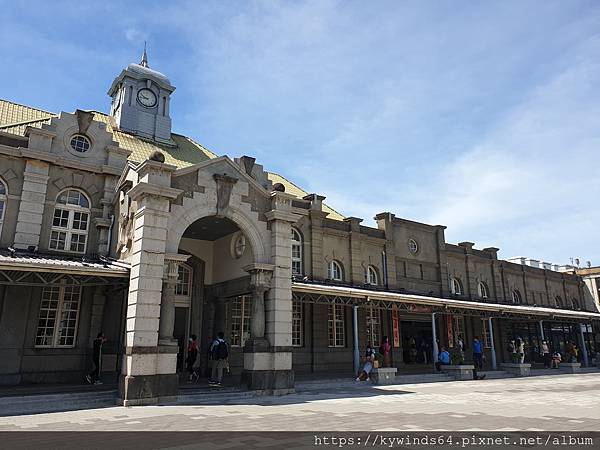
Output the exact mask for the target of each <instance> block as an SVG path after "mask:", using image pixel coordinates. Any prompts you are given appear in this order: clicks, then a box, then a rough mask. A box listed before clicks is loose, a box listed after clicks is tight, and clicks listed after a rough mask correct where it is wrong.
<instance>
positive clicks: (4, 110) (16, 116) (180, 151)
mask: <svg viewBox="0 0 600 450" xmlns="http://www.w3.org/2000/svg"><path fill="white" fill-rule="evenodd" d="M92 112H93V113H94V120H97V121H99V122H103V123H105V124H106V130H107V131H108V132H109V133H112V135H113V137H114V140H115V141H116V142H118V143H119V146H120V147H122V148H124V149H126V150H129V151H131V155H130V156H129V159H130V160H131V161H133V162H138V163H139V162H142V161H145V160H147V159H148V158H149V157H150V155H152V153H154V152H155V151H157V150H158V151H160V152H162V153H163V154H164V155H165V162H166V163H167V164H172V165H174V166H176V167H178V168H180V169H181V168H184V167H189V166H193V165H194V164H198V163H201V162H204V161H206V160H208V159H212V158H216V157H217V156H218V155H216V154H215V153H213V152H211V151H210V150H208V149H207V148H204V147H203V146H202V145H200V144H198V143H197V142H196V141H194V140H193V139H191V138H189V137H186V136H182V135H180V134H175V133H172V134H171V137H172V139H173V141H175V144H176V145H175V146H169V145H163V144H160V143H158V142H154V141H150V140H147V139H143V138H140V137H138V136H134V135H132V134H129V133H125V132H122V131H119V130H117V129H114V128H113V127H112V125H111V120H110V118H109V116H107V115H106V114H104V113H101V112H97V111H92ZM56 116H57V114H54V113H51V112H48V111H42V110H40V109H35V108H31V107H29V106H25V105H20V104H18V103H13V102H10V101H8V100H2V99H0V131H3V132H5V133H11V134H17V135H20V136H23V135H24V134H25V129H26V128H27V127H28V126H30V127H35V128H41V127H42V124H44V123H50V118H52V117H56ZM268 177H269V179H270V180H271V181H272V182H273V183H281V184H283V185H284V186H285V191H286V192H288V193H290V194H292V195H295V196H297V197H299V198H302V197H304V196H305V195H307V192H306V191H304V190H302V189H301V188H299V187H298V186H296V185H295V184H294V183H292V182H291V181H289V180H288V179H286V178H284V177H282V176H281V175H278V174H276V173H268ZM323 209H324V210H325V211H326V212H328V213H329V216H328V218H330V219H335V220H343V219H344V216H343V215H341V214H340V213H339V212H337V211H336V210H334V209H333V208H331V207H329V206H327V205H325V204H323Z"/></svg>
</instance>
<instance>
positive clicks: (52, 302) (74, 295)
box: [35, 284, 81, 347]
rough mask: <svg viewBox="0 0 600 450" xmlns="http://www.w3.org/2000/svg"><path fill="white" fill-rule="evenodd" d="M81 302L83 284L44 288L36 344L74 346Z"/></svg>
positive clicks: (38, 345) (43, 345)
mask: <svg viewBox="0 0 600 450" xmlns="http://www.w3.org/2000/svg"><path fill="white" fill-rule="evenodd" d="M80 303H81V286H74V285H68V284H64V285H61V286H51V287H47V288H44V290H43V292H42V301H41V303H40V313H39V316H38V326H37V333H36V338H35V346H36V347H74V346H75V342H76V337H77V318H78V315H79V305H80Z"/></svg>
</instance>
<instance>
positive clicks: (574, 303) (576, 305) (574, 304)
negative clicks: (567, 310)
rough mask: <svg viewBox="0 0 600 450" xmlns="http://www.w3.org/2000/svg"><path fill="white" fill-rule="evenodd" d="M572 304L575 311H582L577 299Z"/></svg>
mask: <svg viewBox="0 0 600 450" xmlns="http://www.w3.org/2000/svg"><path fill="white" fill-rule="evenodd" d="M571 304H572V305H573V309H580V308H579V300H577V299H576V298H574V299H572V300H571Z"/></svg>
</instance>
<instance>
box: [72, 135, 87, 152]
mask: <svg viewBox="0 0 600 450" xmlns="http://www.w3.org/2000/svg"><path fill="white" fill-rule="evenodd" d="M91 146H92V143H91V142H90V140H89V139H88V137H87V136H85V135H83V134H76V135H74V136H73V137H72V138H71V148H72V149H73V150H75V151H76V152H77V153H85V152H87V151H88V150H89V149H90V148H91Z"/></svg>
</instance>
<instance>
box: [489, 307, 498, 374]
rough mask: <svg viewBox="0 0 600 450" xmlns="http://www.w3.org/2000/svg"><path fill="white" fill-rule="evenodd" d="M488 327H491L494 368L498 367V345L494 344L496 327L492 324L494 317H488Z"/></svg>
mask: <svg viewBox="0 0 600 450" xmlns="http://www.w3.org/2000/svg"><path fill="white" fill-rule="evenodd" d="M488 328H489V329H490V345H491V346H492V352H491V356H492V370H497V369H498V363H497V362H496V345H495V344H494V328H493V326H492V318H491V317H490V318H488Z"/></svg>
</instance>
